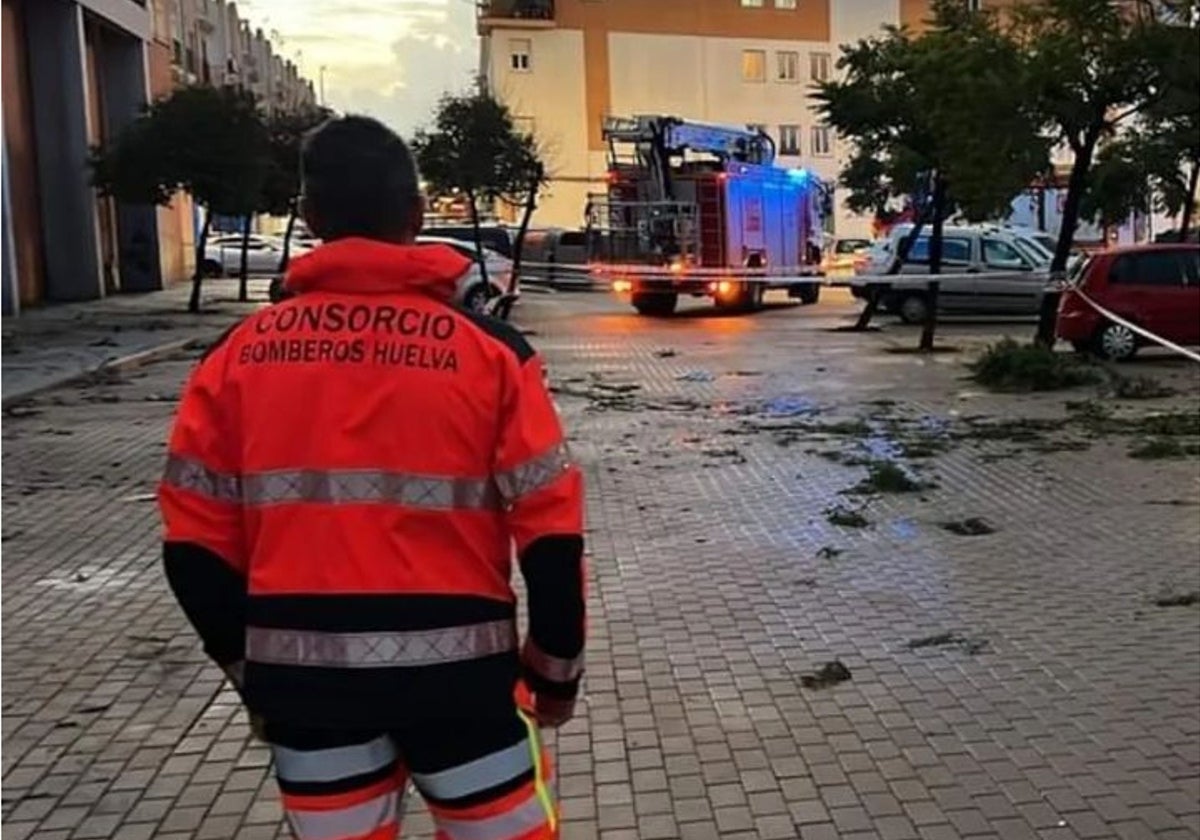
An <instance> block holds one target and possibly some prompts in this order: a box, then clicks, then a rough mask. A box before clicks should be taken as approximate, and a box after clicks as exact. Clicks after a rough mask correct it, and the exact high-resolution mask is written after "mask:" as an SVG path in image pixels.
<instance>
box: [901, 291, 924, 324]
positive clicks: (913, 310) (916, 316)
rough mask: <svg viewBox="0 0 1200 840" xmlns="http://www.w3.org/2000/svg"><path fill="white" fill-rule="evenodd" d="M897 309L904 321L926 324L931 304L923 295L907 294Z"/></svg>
mask: <svg viewBox="0 0 1200 840" xmlns="http://www.w3.org/2000/svg"><path fill="white" fill-rule="evenodd" d="M896 310H897V312H898V313H899V315H900V320H901V321H903V322H904V323H906V324H924V323H925V318H926V316H927V315H928V314H929V304H928V303H927V302H926V301H925V298H924V297H923V296H922V295H905V297H904V299H903V300H901V301H900V305H899V306H898V307H896Z"/></svg>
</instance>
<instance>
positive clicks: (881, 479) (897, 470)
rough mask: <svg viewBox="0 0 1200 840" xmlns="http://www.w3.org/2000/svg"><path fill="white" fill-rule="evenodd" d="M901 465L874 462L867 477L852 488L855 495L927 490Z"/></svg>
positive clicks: (868, 467) (869, 465) (923, 484)
mask: <svg viewBox="0 0 1200 840" xmlns="http://www.w3.org/2000/svg"><path fill="white" fill-rule="evenodd" d="M927 487H928V485H926V484H925V483H924V482H922V481H917V480H916V479H914V478H913V477H912V476H910V475H909V474H908V472H907V471H906V470H905V469H904V468H903V467H901V466H900V465H899V464H895V463H893V462H891V461H872V462H870V463H869V464H868V465H867V477H866V478H864V479H863V480H862V481H860V482H859V483H858V484H856V485H855V486H854V487H853V488H851V490H850V492H851V493H853V494H855V495H866V494H871V493H915V492H917V491H919V490H925V489H927Z"/></svg>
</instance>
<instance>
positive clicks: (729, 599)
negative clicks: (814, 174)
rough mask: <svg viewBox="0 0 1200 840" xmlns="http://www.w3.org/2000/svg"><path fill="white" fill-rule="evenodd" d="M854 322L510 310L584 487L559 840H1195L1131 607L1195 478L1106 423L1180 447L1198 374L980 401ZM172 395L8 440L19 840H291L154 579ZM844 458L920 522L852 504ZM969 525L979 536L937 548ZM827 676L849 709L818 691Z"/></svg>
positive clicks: (953, 359)
mask: <svg viewBox="0 0 1200 840" xmlns="http://www.w3.org/2000/svg"><path fill="white" fill-rule="evenodd" d="M846 311H849V310H848V308H847V307H839V306H837V305H822V306H821V307H818V308H816V309H790V308H788V309H777V310H773V311H769V312H766V313H761V314H759V315H757V316H754V317H742V318H714V317H685V318H678V319H675V320H673V321H670V322H657V321H651V320H643V319H637V318H634V317H632V316H631V315H629V314H627V312H626V311H625V310H624V309H623V308H620V307H617V306H613V305H612V303H611V302H610V301H608V300H606V299H604V298H602V297H600V296H583V297H572V296H557V297H552V298H538V299H533V298H531V299H529V300H527V301H526V302H525V303H524V304H523V305H522V312H521V315H520V320H521V322H522V323H523V324H525V325H526V326H528V327H530V328H531V329H532V330H534V331H535V332H536V333H537V335H536V336H535V337H534V338H533V340H534V341H535V342H537V343H538V344H539V346H540V347H541V349H542V350H543V351H544V352H545V354H546V356H547V359H548V361H549V363H550V367H551V372H552V375H553V377H554V380H555V382H556V385H557V387H558V389H559V399H560V402H561V407H562V409H563V413H564V415H565V417H566V419H567V422H568V423H569V424H570V427H571V430H572V432H573V437H574V444H573V445H574V448H575V452H576V455H577V457H578V458H579V459H580V460H581V462H582V463H583V464H584V465H585V467H586V469H587V473H588V478H589V492H590V498H589V512H590V522H589V527H590V533H589V540H590V543H589V547H590V553H591V568H592V580H593V585H592V588H591V592H590V600H591V609H592V613H591V616H592V617H591V628H592V645H591V655H590V665H589V673H588V677H587V683H586V692H587V697H586V703H585V704H584V714H583V715H582V716H581V718H580V719H578V720H577V721H575V722H573V723H572V724H571V725H570V726H569V727H568V728H566V729H565V730H564V731H563V732H562V733H561V734H560V736H559V737H558V739H557V752H558V756H559V770H560V788H561V794H562V797H563V801H564V812H565V816H566V832H565V836H566V837H567V838H569V840H575V838H578V839H579V840H586V838H594V837H602V838H605V840H608V839H609V838H612V839H613V840H616V839H617V838H644V840H655V838H673V837H679V838H686V840H702V839H703V838H714V837H723V838H745V840H749V839H750V838H759V840H773V839H775V838H794V837H802V838H805V840H809V839H810V838H814V839H815V838H831V837H842V838H875V837H878V838H889V840H890V839H892V838H896V839H897V840H898V838H906V837H910V838H911V837H926V838H954V837H1000V838H1023V837H1042V838H1055V840H1057V839H1058V838H1107V837H1117V838H1136V837H1160V838H1168V840H1183V839H1184V838H1196V837H1198V836H1200V611H1198V610H1197V608H1196V607H1195V606H1176V607H1159V606H1156V603H1155V602H1156V600H1157V599H1159V598H1160V597H1162V596H1164V595H1167V594H1180V593H1188V592H1191V591H1194V590H1200V515H1198V511H1197V506H1198V505H1200V472H1198V464H1197V461H1196V459H1194V458H1192V459H1185V460H1162V461H1146V460H1137V459H1133V458H1130V457H1129V456H1128V454H1127V453H1128V450H1129V449H1130V447H1131V446H1133V445H1135V444H1137V443H1138V442H1139V441H1141V440H1142V439H1143V438H1144V437H1145V434H1146V431H1145V430H1144V429H1140V428H1139V429H1137V430H1134V428H1133V427H1134V421H1133V420H1128V418H1136V417H1140V416H1142V415H1144V414H1146V413H1147V412H1149V411H1158V412H1164V411H1172V410H1178V409H1180V408H1186V409H1188V410H1191V411H1195V410H1196V405H1197V394H1200V381H1198V380H1197V376H1196V372H1195V369H1194V368H1191V367H1186V366H1182V365H1176V364H1174V363H1171V362H1166V361H1152V362H1149V363H1142V364H1136V365H1133V366H1130V367H1129V368H1127V372H1128V371H1135V372H1137V373H1139V374H1149V375H1152V376H1154V377H1155V378H1156V379H1158V380H1159V381H1163V382H1168V383H1171V384H1173V385H1174V386H1175V387H1177V388H1179V389H1182V391H1183V396H1181V397H1176V398H1173V399H1165V400H1154V401H1146V402H1130V401H1123V400H1110V399H1104V400H1099V401H1095V400H1092V398H1093V397H1094V396H1095V389H1083V390H1080V391H1077V392H1072V393H1069V394H1066V395H1064V394H1061V393H1059V394H1051V395H1043V396H1038V397H999V396H994V395H987V394H984V393H982V392H980V391H979V389H978V388H976V387H975V386H973V385H972V384H971V383H969V382H966V381H964V380H963V379H962V374H963V369H962V367H961V363H962V359H961V358H960V356H958V355H941V356H936V357H933V358H931V359H922V358H917V357H914V356H911V355H905V354H892V353H888V352H886V351H887V348H888V347H889V346H892V345H898V344H903V345H905V346H907V345H911V344H912V343H914V342H915V335H914V334H913V333H912V332H910V331H908V330H903V329H897V328H893V327H889V328H888V329H887V330H885V331H884V332H883V333H878V334H870V335H849V334H845V333H835V332H830V331H828V328H829V327H831V326H833V325H834V324H836V323H838V318H837V317H835V316H838V315H841V314H843V313H844V312H846ZM1028 329H1029V327H1028V326H1027V325H1026V326H1021V327H1019V328H1016V331H1017V332H1018V333H1019V334H1024V333H1027V332H1028ZM997 331H998V328H996V327H993V326H961V327H954V328H949V329H947V330H945V331H944V340H945V341H947V342H949V343H956V344H959V345H960V346H968V345H969V346H973V345H975V344H978V343H979V342H980V341H981V340H983V338H984V337H986V336H988V335H991V334H994V333H996V332H997ZM188 364H189V362H188V361H187V360H177V361H173V362H167V363H163V364H159V365H156V366H154V367H152V368H149V369H145V370H141V371H138V372H136V373H135V374H134V375H133V376H132V377H131V378H129V379H127V380H124V381H119V382H112V383H100V384H94V385H90V386H88V387H74V388H69V389H62V390H59V391H56V392H52V393H49V394H46V395H44V396H42V397H40V398H38V399H37V400H36V401H35V402H34V403H32V404H30V405H29V406H28V407H27V408H25V409H22V410H19V411H17V412H10V413H9V416H7V417H5V419H4V423H3V441H4V499H3V512H4V518H3V531H4V535H3V554H4V563H3V659H4V685H3V715H4V717H3V723H4V728H3V738H4V740H3V772H4V776H3V819H4V827H3V831H4V835H3V836H4V838H5V840H20V839H21V838H28V837H35V838H39V840H48V839H49V838H149V837H163V838H267V837H276V836H286V835H285V833H284V831H283V829H281V828H280V826H279V812H278V809H277V806H276V805H275V803H274V786H273V783H272V782H271V781H270V780H269V778H268V767H267V755H266V753H265V751H264V750H263V748H262V747H261V746H258V745H256V744H253V743H251V742H249V740H248V732H247V728H246V725H245V721H244V718H243V717H242V715H241V714H240V712H239V711H238V709H237V708H236V706H235V698H234V696H233V695H232V693H231V692H230V691H229V690H228V689H227V688H225V687H224V686H223V685H222V683H221V678H220V675H219V674H218V672H217V671H216V670H215V669H213V668H211V667H209V666H207V665H206V664H205V662H204V660H203V657H202V656H201V655H200V653H199V652H198V650H197V648H196V645H195V642H194V640H193V638H192V636H191V634H190V632H189V631H188V629H187V628H186V626H185V623H184V620H183V618H182V617H181V615H180V614H179V613H178V611H177V609H176V608H175V606H174V605H173V603H172V602H171V600H170V599H169V597H168V596H167V595H166V591H165V587H164V585H163V582H162V579H161V576H160V574H159V570H158V547H157V541H156V540H157V524H156V519H155V511H154V507H153V504H152V502H151V501H150V499H149V497H148V496H147V494H148V493H149V492H150V491H151V490H152V488H153V483H154V480H155V477H156V472H157V469H158V466H159V462H160V460H161V456H162V451H163V447H162V444H161V440H162V438H163V436H164V433H165V426H166V423H167V421H168V419H169V417H170V415H171V412H172V410H173V407H174V406H173V403H172V402H171V399H172V398H173V396H174V394H175V393H176V391H177V389H178V386H179V382H180V379H181V377H182V376H183V375H184V373H185V372H186V369H187V366H188ZM1068 400H1071V401H1075V402H1076V403H1077V404H1076V405H1075V406H1074V407H1073V408H1072V409H1071V410H1068V409H1067V408H1066V406H1065V402H1066V401H1068ZM1101 403H1103V405H1104V406H1115V407H1116V415H1115V417H1116V418H1117V419H1116V420H1114V419H1112V418H1111V417H1107V416H1106V415H1104V414H1103V413H1102V411H1103V409H1101V408H1098V407H1097V406H1098V405H1100V404H1101ZM1017 418H1033V422H1030V421H1028V420H1027V421H1025V422H1015V420H1016V419H1017ZM1123 418H1125V419H1127V422H1124V423H1123V422H1121V420H1122V419H1123ZM280 420H281V422H287V418H286V417H281V418H280ZM1038 421H1046V422H1038ZM1158 422H1159V426H1160V427H1161V426H1163V425H1164V422H1163V421H1158ZM1151 431H1158V432H1162V431H1164V429H1163V428H1157V429H1153V430H1151ZM1166 431H1169V430H1166ZM864 457H866V458H875V459H885V460H893V461H895V462H897V463H899V464H901V465H903V466H904V467H905V468H906V469H909V470H911V475H912V477H914V478H915V479H917V480H919V481H922V482H934V483H936V486H935V487H930V488H927V489H922V490H918V491H915V492H912V493H903V494H883V495H879V496H875V497H860V496H852V495H846V494H844V493H843V491H845V490H846V489H847V488H851V487H853V486H854V485H855V484H856V483H858V482H860V481H861V480H862V479H863V478H864V476H865V475H866V474H867V467H866V466H864V465H863V464H862V463H861V461H862V460H863V459H864ZM837 506H841V507H843V508H845V509H846V511H845V512H853V511H861V513H862V515H863V516H864V517H865V518H866V519H867V520H868V521H869V525H868V526H867V527H864V528H850V527H844V526H838V525H834V524H832V523H831V522H829V521H828V519H829V517H828V514H827V511H829V510H830V509H831V508H833V507H837ZM973 517H977V518H981V519H983V520H985V521H984V522H983V523H982V524H983V525H986V526H987V527H986V528H980V529H979V530H988V529H989V528H990V529H994V532H993V533H990V534H979V535H975V536H960V535H956V534H954V533H951V532H949V531H947V530H945V528H944V527H943V524H944V523H947V522H951V521H954V522H962V521H965V520H969V519H971V518H973ZM973 524H975V525H979V524H980V523H973ZM968 527H969V526H968ZM914 643H916V644H914ZM835 659H836V660H839V661H841V662H842V663H844V664H845V665H846V666H847V667H848V668H849V670H850V672H851V675H852V677H851V679H850V680H849V681H846V682H842V683H840V684H837V685H833V686H830V687H825V688H810V687H807V686H806V685H804V679H803V678H804V676H805V675H808V674H811V672H813V671H814V669H816V668H819V667H820V666H821V665H822V664H823V663H826V662H828V661H831V660H835ZM412 828H413V829H415V831H416V834H415V835H410V836H420V837H426V836H428V821H427V819H425V818H424V817H423V816H421V815H418V816H417V817H416V818H415V819H414V820H413V821H412Z"/></svg>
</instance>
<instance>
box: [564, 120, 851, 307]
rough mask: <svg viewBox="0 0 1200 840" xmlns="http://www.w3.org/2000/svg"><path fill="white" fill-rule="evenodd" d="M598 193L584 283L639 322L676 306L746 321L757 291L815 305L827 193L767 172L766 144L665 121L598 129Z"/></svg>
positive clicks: (591, 210) (591, 206) (759, 296)
mask: <svg viewBox="0 0 1200 840" xmlns="http://www.w3.org/2000/svg"><path fill="white" fill-rule="evenodd" d="M603 131H604V138H605V140H606V141H607V142H608V145H609V160H608V173H607V180H608V189H607V192H605V193H603V194H595V195H592V196H589V200H588V207H587V220H588V251H589V253H588V256H589V262H590V264H591V267H592V272H593V274H594V275H596V276H597V277H598V279H601V280H606V281H608V282H610V283H611V285H612V288H613V290H614V291H616V292H617V293H618V294H621V295H623V296H624V295H627V296H628V297H629V299H630V300H631V302H632V303H633V306H634V308H635V309H637V311H638V312H639V313H641V314H644V315H669V314H671V313H672V312H674V311H675V307H676V305H677V303H678V301H679V296H680V295H681V294H688V295H693V296H696V297H710V298H712V299H713V300H714V301H715V302H716V304H717V305H718V306H719V307H723V308H728V309H737V310H742V311H751V310H754V309H757V308H759V307H760V306H761V305H762V302H763V296H764V294H765V293H766V292H767V290H768V289H772V288H785V289H787V292H788V295H789V296H791V297H794V298H799V299H800V300H801V301H802V302H804V303H815V302H816V301H817V298H818V296H819V294H820V289H821V276H820V259H821V248H820V242H821V218H822V211H823V208H824V206H825V203H826V201H827V191H826V189H825V188H824V185H823V184H822V183H821V182H820V180H819V179H818V178H817V177H816V176H814V175H812V174H811V173H809V172H808V171H807V170H804V169H784V168H782V167H779V166H776V165H775V147H774V143H773V142H772V140H771V138H770V137H769V136H767V135H766V134H764V133H763V132H762V131H759V130H757V129H754V128H749V127H747V128H737V127H730V126H721V125H711V124H708V123H699V122H692V121H687V120H681V119H678V118H676V117H662V116H638V117H633V118H632V119H629V118H620V117H616V118H612V117H610V118H608V119H606V120H605V123H604V129H603Z"/></svg>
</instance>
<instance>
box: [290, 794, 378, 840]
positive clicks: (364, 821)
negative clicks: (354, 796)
mask: <svg viewBox="0 0 1200 840" xmlns="http://www.w3.org/2000/svg"><path fill="white" fill-rule="evenodd" d="M398 799H399V797H398V796H397V794H396V792H395V791H391V792H388V793H385V794H383V795H381V796H377V797H375V798H374V799H368V800H367V801H366V802H363V803H361V804H359V805H351V806H350V807H348V808H336V809H333V810H329V811H301V810H297V809H294V808H289V809H288V812H287V818H288V822H289V823H290V824H291V826H292V831H294V832H295V833H296V838H297V840H343V838H346V837H364V836H366V835H368V834H370V833H371V832H372V831H375V830H376V829H379V828H382V827H384V826H386V825H388V824H389V823H394V822H396V820H397V818H398V811H397V805H398V802H397V800H398Z"/></svg>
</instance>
